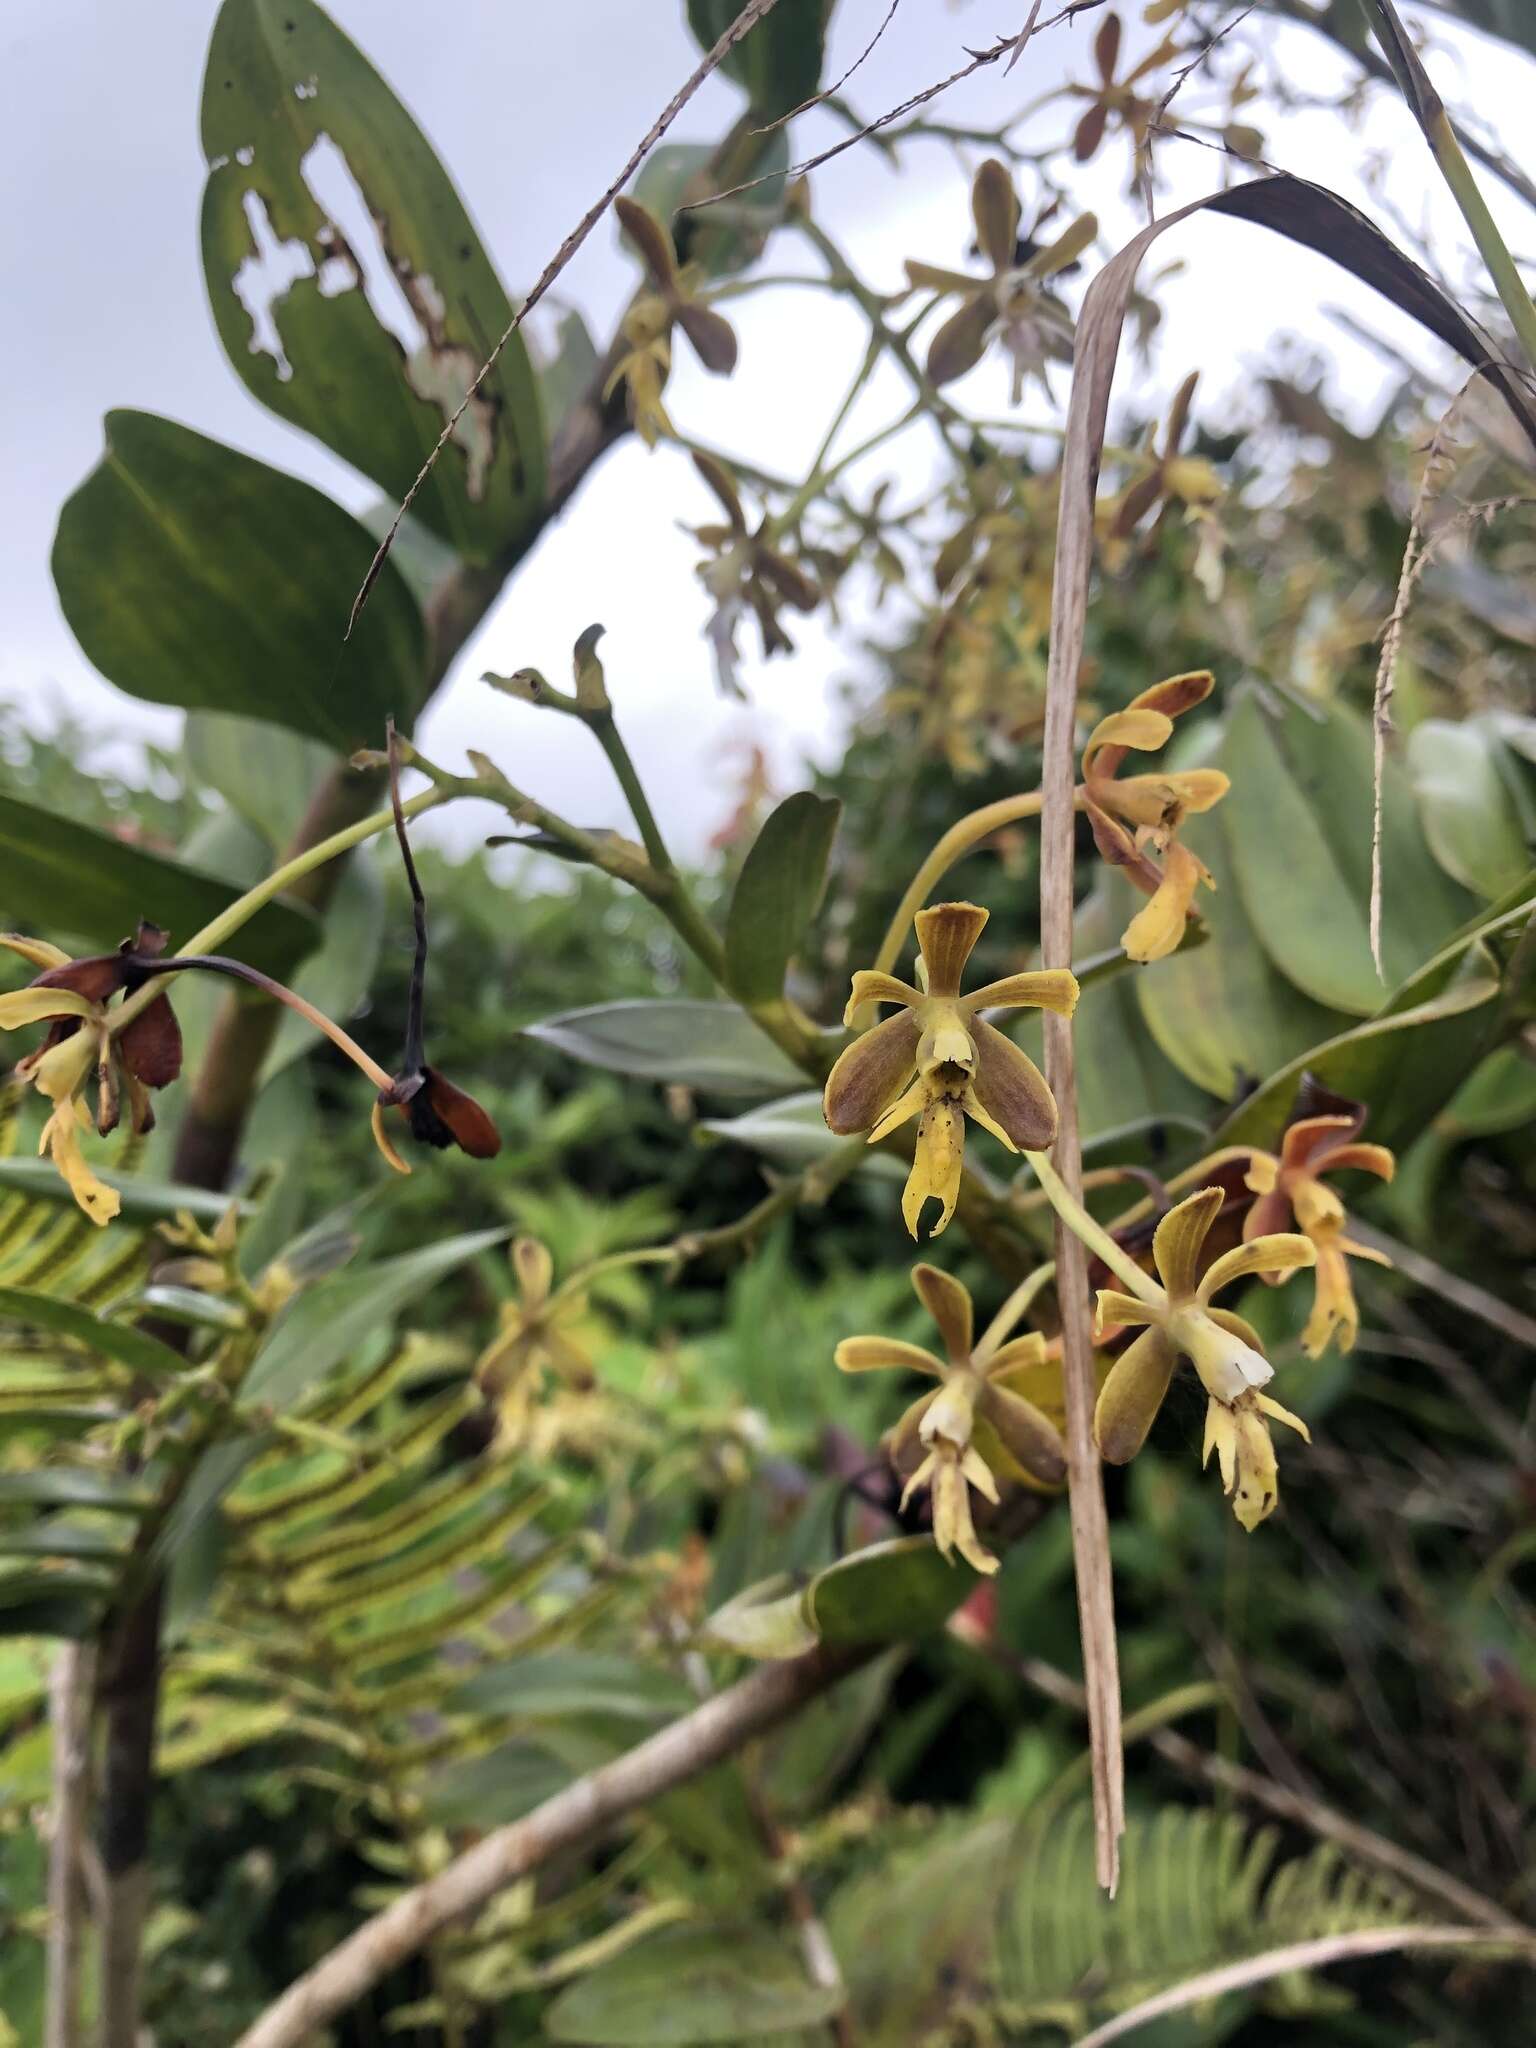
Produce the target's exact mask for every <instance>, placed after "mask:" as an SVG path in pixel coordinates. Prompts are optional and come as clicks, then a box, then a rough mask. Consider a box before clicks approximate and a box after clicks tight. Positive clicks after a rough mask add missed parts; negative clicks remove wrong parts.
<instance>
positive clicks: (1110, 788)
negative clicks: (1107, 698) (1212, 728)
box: [1079, 669, 1232, 964]
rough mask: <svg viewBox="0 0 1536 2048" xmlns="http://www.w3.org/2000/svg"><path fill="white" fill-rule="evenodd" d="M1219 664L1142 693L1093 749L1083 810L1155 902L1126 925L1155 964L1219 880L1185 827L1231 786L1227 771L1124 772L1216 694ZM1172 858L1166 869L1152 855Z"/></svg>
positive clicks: (1110, 854)
mask: <svg viewBox="0 0 1536 2048" xmlns="http://www.w3.org/2000/svg"><path fill="white" fill-rule="evenodd" d="M1214 685H1215V678H1214V677H1213V676H1212V674H1211V672H1210V670H1209V669H1196V670H1194V671H1192V672H1191V673H1190V674H1188V675H1181V676H1170V677H1168V679H1167V680H1166V681H1165V682H1161V683H1154V684H1153V685H1152V687H1151V689H1149V690H1143V691H1142V692H1141V695H1140V696H1139V697H1133V698H1132V699H1131V701H1130V703H1129V704H1127V705H1126V707H1125V709H1124V710H1123V711H1113V712H1111V713H1110V715H1109V716H1108V717H1107V718H1101V719H1100V720H1099V722H1098V724H1097V725H1096V726H1095V727H1094V729H1093V731H1092V732H1091V733H1090V734H1089V735H1088V744H1087V745H1086V746H1085V747H1084V749H1083V780H1082V784H1081V787H1080V790H1079V795H1080V799H1081V802H1082V806H1083V810H1084V812H1085V814H1086V815H1087V818H1088V822H1089V824H1090V825H1091V826H1092V828H1093V842H1094V845H1095V846H1096V847H1097V848H1098V850H1099V854H1100V857H1101V858H1102V859H1104V860H1106V861H1108V862H1109V864H1110V865H1111V866H1112V867H1117V868H1120V869H1122V870H1123V871H1124V872H1125V874H1126V875H1127V876H1128V877H1129V878H1130V880H1131V881H1132V882H1134V883H1135V885H1136V887H1137V888H1138V889H1140V890H1141V891H1142V893H1143V894H1144V895H1146V896H1149V897H1150V898H1151V899H1152V900H1151V901H1150V902H1149V903H1148V904H1147V905H1146V907H1145V908H1144V909H1143V910H1141V911H1138V913H1137V914H1136V916H1135V917H1133V918H1132V919H1131V921H1130V923H1129V924H1128V925H1127V926H1126V928H1125V931H1124V933H1123V934H1122V936H1121V940H1120V943H1121V945H1122V946H1123V947H1124V948H1125V950H1126V952H1127V953H1128V954H1129V955H1130V957H1131V958H1132V959H1133V960H1137V961H1140V962H1142V963H1143V964H1145V963H1146V962H1148V961H1151V960H1162V959H1165V958H1166V957H1167V955H1168V954H1169V953H1172V952H1173V951H1174V950H1175V949H1176V948H1177V946H1178V944H1179V942H1180V940H1181V939H1182V938H1183V936H1184V927H1185V924H1186V922H1187V921H1188V919H1189V916H1190V914H1191V905H1192V903H1193V901H1194V894H1195V889H1196V886H1197V885H1198V884H1199V883H1201V882H1203V883H1204V884H1205V886H1206V887H1207V888H1208V889H1214V888H1215V886H1216V884H1215V881H1214V879H1213V878H1212V876H1211V873H1210V871H1209V869H1208V868H1207V867H1206V866H1205V864H1204V862H1203V861H1201V860H1199V859H1198V858H1197V857H1196V856H1195V855H1194V854H1193V853H1191V852H1190V850H1189V848H1188V847H1187V846H1183V845H1181V844H1180V843H1179V839H1178V832H1179V827H1180V826H1181V825H1182V824H1183V822H1184V820H1185V818H1186V817H1188V816H1189V815H1190V814H1191V813H1192V812H1200V811H1208V810H1210V809H1211V808H1212V806H1213V805H1215V804H1218V803H1220V802H1221V799H1222V798H1223V797H1224V796H1225V795H1226V793H1227V791H1228V790H1229V789H1230V788H1231V786H1232V785H1231V783H1230V781H1229V780H1228V778H1227V777H1226V776H1225V775H1224V774H1223V773H1222V771H1221V770H1220V769H1219V768H1185V769H1174V770H1165V771H1164V772H1163V773H1162V774H1161V775H1156V774H1145V775H1121V774H1120V773H1119V769H1120V766H1121V763H1122V762H1123V761H1124V760H1125V757H1126V755H1127V754H1129V753H1130V752H1131V751H1132V750H1135V751H1136V752H1138V753H1151V752H1153V751H1154V750H1155V749H1156V748H1158V747H1162V746H1166V745H1167V743H1168V741H1169V739H1170V738H1171V737H1172V734H1173V721H1174V720H1175V719H1176V718H1178V717H1179V716H1181V714H1182V713H1184V712H1186V711H1190V710H1192V709H1193V708H1194V706H1195V705H1196V704H1201V703H1203V702H1204V701H1205V699H1206V698H1207V697H1208V696H1209V695H1210V694H1211V690H1212V688H1213V687H1214ZM1154 853H1158V854H1161V855H1162V866H1161V867H1159V866H1158V864H1157V862H1156V860H1154V859H1153V858H1152V855H1153V854H1154Z"/></svg>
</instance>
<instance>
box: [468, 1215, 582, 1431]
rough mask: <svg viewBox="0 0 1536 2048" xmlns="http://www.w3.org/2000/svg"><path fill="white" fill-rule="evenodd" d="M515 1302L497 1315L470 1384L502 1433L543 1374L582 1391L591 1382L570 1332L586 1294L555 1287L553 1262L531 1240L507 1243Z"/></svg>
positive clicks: (543, 1247)
mask: <svg viewBox="0 0 1536 2048" xmlns="http://www.w3.org/2000/svg"><path fill="white" fill-rule="evenodd" d="M510 1256H511V1262H512V1279H513V1285H514V1287H515V1288H516V1299H515V1300H513V1301H509V1302H508V1303H506V1305H505V1306H504V1307H503V1309H502V1311H501V1318H500V1327H499V1328H498V1330H497V1332H496V1335H495V1336H494V1337H493V1338H492V1339H491V1341H490V1343H489V1344H487V1345H486V1347H485V1349H484V1350H483V1351H482V1352H481V1354H480V1356H479V1358H478V1359H477V1360H476V1361H475V1382H476V1384H477V1385H478V1386H479V1388H480V1390H481V1391H482V1393H484V1394H485V1395H486V1396H487V1398H488V1399H489V1400H491V1401H492V1402H493V1403H494V1404H495V1406H496V1408H497V1409H498V1411H499V1412H500V1416H501V1421H502V1427H503V1430H504V1431H505V1430H506V1429H508V1428H509V1427H510V1426H511V1424H512V1423H513V1422H514V1421H515V1420H516V1419H517V1418H518V1417H519V1416H520V1414H521V1413H522V1410H523V1409H524V1408H525V1406H526V1404H527V1401H528V1399H529V1397H530V1396H531V1395H532V1394H533V1393H534V1392H535V1391H536V1389H537V1384H538V1381H539V1380H540V1378H541V1377H542V1375H543V1374H544V1373H545V1372H546V1371H548V1372H553V1373H555V1374H556V1375H557V1376H558V1377H559V1378H560V1379H561V1380H562V1381H564V1383H565V1384H566V1386H568V1387H570V1388H572V1389H573V1390H575V1391H576V1392H586V1391H587V1390H588V1389H590V1388H591V1387H592V1385H593V1384H594V1381H595V1374H594V1372H593V1368H592V1361H591V1359H590V1358H589V1357H588V1356H587V1354H586V1352H585V1351H584V1350H583V1349H582V1348H581V1346H580V1345H579V1344H578V1343H577V1342H576V1341H575V1340H574V1338H573V1337H572V1336H571V1334H570V1332H571V1329H572V1326H573V1325H579V1324H580V1322H581V1321H582V1319H583V1317H584V1316H585V1315H586V1313H587V1302H586V1296H585V1295H584V1294H582V1293H579V1292H576V1291H574V1290H572V1289H571V1288H570V1285H569V1282H567V1283H566V1285H565V1286H564V1287H561V1288H558V1289H555V1288H554V1287H553V1281H554V1277H555V1263H554V1260H553V1259H552V1258H551V1256H550V1253H549V1248H548V1246H547V1245H543V1244H541V1243H540V1242H539V1240H538V1239H537V1238H536V1237H518V1238H514V1239H513V1241H512V1249H511V1254H510Z"/></svg>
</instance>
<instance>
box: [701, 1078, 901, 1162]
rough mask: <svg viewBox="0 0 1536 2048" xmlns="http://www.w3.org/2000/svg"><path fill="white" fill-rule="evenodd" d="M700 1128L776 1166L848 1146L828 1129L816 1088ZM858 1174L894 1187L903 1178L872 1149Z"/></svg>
mask: <svg viewBox="0 0 1536 2048" xmlns="http://www.w3.org/2000/svg"><path fill="white" fill-rule="evenodd" d="M699 1128H700V1130H704V1131H708V1132H709V1133H710V1134H711V1136H713V1137H717V1138H728V1139H729V1140H730V1142H731V1143H732V1144H733V1145H745V1146H746V1147H747V1149H748V1151H750V1152H760V1153H761V1154H762V1156H763V1157H764V1158H765V1159H771V1160H773V1161H774V1163H775V1164H776V1165H779V1166H792V1167H801V1166H812V1165H814V1164H815V1162H816V1161H817V1160H818V1159H826V1158H828V1157H830V1155H831V1154H832V1153H834V1152H836V1151H838V1150H839V1149H840V1148H841V1147H842V1146H844V1145H845V1144H847V1142H848V1141H847V1139H846V1138H839V1137H838V1136H836V1134H835V1133H834V1132H832V1131H829V1130H828V1129H827V1120H826V1118H825V1117H824V1116H823V1115H822V1113H821V1096H820V1094H819V1093H818V1092H817V1091H816V1090H815V1089H802V1090H799V1091H797V1092H796V1093H795V1094H793V1095H782V1096H780V1097H779V1099H778V1100H777V1101H776V1102H765V1103H764V1104H763V1105H762V1107H761V1108H759V1109H749V1110H745V1111H743V1113H742V1114H741V1115H740V1116H732V1117H705V1118H704V1119H703V1121H702V1122H701V1123H700V1126H699ZM858 1171H859V1172H860V1173H872V1174H877V1175H878V1176H879V1177H880V1178H881V1179H882V1180H887V1181H893V1182H895V1183H897V1184H898V1185H899V1184H900V1183H901V1182H902V1181H904V1180H905V1179H906V1177H907V1169H906V1167H905V1166H903V1165H902V1164H901V1162H900V1161H899V1160H897V1159H894V1158H892V1157H891V1155H890V1154H889V1153H888V1152H880V1151H875V1150H871V1151H870V1152H869V1153H868V1155H867V1156H866V1157H865V1158H863V1159H861V1160H860V1161H859V1167H858Z"/></svg>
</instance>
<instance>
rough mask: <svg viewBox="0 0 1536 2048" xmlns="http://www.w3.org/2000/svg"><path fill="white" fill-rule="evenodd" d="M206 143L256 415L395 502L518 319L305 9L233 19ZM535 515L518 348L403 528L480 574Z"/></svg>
mask: <svg viewBox="0 0 1536 2048" xmlns="http://www.w3.org/2000/svg"><path fill="white" fill-rule="evenodd" d="M202 141H203V150H204V154H205V155H206V157H207V159H208V166H209V172H208V183H207V185H206V187H205V188H204V193H203V216H202V249H203V269H204V275H205V278H206V282H207V286H208V294H209V298H210V301H211V303H212V308H213V317H214V322H215V325H216V326H217V328H218V330H219V338H220V340H221V341H222V342H223V344H224V348H225V351H226V353H227V354H228V356H229V359H230V361H231V362H232V363H233V364H234V366H235V368H236V370H237V371H238V372H239V374H240V376H241V377H242V379H243V380H244V382H245V383H246V385H247V386H248V387H249V389H250V390H251V391H252V392H253V393H254V394H255V396H256V397H257V398H259V399H260V400H261V401H262V403H263V404H264V405H267V406H270V407H271V409H272V410H273V411H274V412H275V413H277V414H279V415H280V416H281V417H282V418H283V419H285V420H288V421H290V422H291V423H292V424H293V425H294V426H297V427H302V428H304V429H305V431H306V432H308V433H311V434H313V435H315V436H316V438H317V439H319V440H321V441H323V442H324V443H325V444H326V446H327V447H329V448H332V449H334V450H335V452H336V453H337V454H338V455H341V456H343V457H345V459H346V460H347V461H348V462H351V463H353V464H354V465H355V466H356V467H357V468H358V469H360V470H362V471H363V472H364V474H365V475H367V476H370V477H372V478H373V479H374V481H375V482H376V483H378V484H380V485H382V487H383V488H384V489H385V490H386V491H388V492H389V493H390V494H391V495H392V496H393V497H394V498H395V499H396V500H399V499H401V498H403V497H404V495H405V493H406V491H407V490H408V489H409V488H410V485H411V483H412V482H413V480H414V479H415V477H416V475H417V473H418V471H419V470H420V468H421V466H422V464H423V463H424V462H425V461H426V459H427V457H428V456H429V455H430V454H431V452H432V449H433V447H434V446H435V444H436V442H437V440H438V437H439V436H440V434H441V433H442V431H443V428H444V426H445V425H446V423H447V420H448V418H449V416H450V415H451V414H452V412H453V411H454V409H455V407H457V405H458V404H459V402H460V401H461V400H462V399H463V397H464V394H465V392H466V391H467V390H468V389H469V386H470V384H471V382H472V380H473V378H474V375H475V372H476V371H477V370H478V369H479V368H480V366H481V364H482V363H484V362H485V360H486V358H487V357H488V356H489V355H490V352H491V350H492V348H493V347H494V345H495V343H496V340H497V338H498V336H500V335H501V334H502V333H503V332H504V331H505V329H506V328H507V326H508V325H509V324H510V322H511V319H512V308H511V305H510V304H509V302H508V299H507V295H506V292H505V290H504V288H503V286H502V284H501V281H500V279H499V278H498V277H497V275H496V272H495V270H494V269H493V268H492V265H491V263H490V260H489V258H488V257H487V255H486V253H485V250H484V249H483V248H482V246H481V243H480V238H479V236H478V234H477V233H476V232H475V229H474V226H473V225H472V223H471V221H470V218H469V215H468V213H467V212H466V211H465V208H464V204H463V201H462V200H461V199H460V198H459V195H458V193H457V192H456V191H455V190H454V188H453V184H452V181H451V180H450V178H449V176H448V174H447V172H446V171H445V170H444V168H443V166H442V164H441V163H440V162H439V161H438V158H437V156H436V154H435V153H434V151H433V150H432V148H431V145H430V144H429V143H428V142H427V140H426V138H425V136H423V134H422V133H421V130H420V129H419V128H418V127H417V126H416V124H415V122H414V121H413V120H412V119H411V117H410V115H409V114H408V113H407V112H406V110H405V108H404V107H403V106H402V105H401V103H400V102H399V100H397V99H396V98H395V96H394V94H393V93H392V92H391V91H390V89H389V87H388V86H387V85H386V84H385V83H384V81H383V79H382V78H380V76H379V74H378V73H377V72H376V71H375V70H374V68H373V66H372V65H371V64H370V63H369V62H368V60H367V59H366V57H364V56H363V54H362V52H361V51H360V50H358V49H357V47H356V46H355V45H354V44H353V43H352V42H350V41H349V40H348V38H347V37H346V36H345V35H343V34H342V32H341V30H340V29H339V28H337V26H336V25H335V23H334V22H332V21H331V19H330V18H329V16H328V15H326V14H325V13H323V12H322V10H321V9H320V8H318V7H316V6H314V5H313V4H312V0H225V5H224V7H223V8H222V9H221V11H220V14H219V18H218V21H217V23H216V25H215V28H214V32H213V41H212V45H211V47H210V50H209V55H208V70H207V75H206V77H205V78H204V81H203V105H202ZM543 497H544V431H543V426H542V422H541V417H540V408H539V397H538V392H537V389H536V385H535V379H534V372H533V367H532V364H531V362H530V360H529V357H528V352H527V350H526V348H525V347H524V346H523V341H522V337H521V336H520V335H513V336H512V338H511V340H510V341H509V342H508V343H507V345H506V347H505V348H504V349H503V350H502V353H501V355H500V358H499V359H498V361H497V363H496V365H495V366H494V368H493V369H492V370H491V371H490V373H489V374H488V375H487V376H486V378H485V379H484V381H483V382H482V384H481V385H480V387H479V390H478V391H477V392H476V394H475V396H474V397H473V398H472V399H471V401H470V403H469V405H468V407H467V409H466V410H465V413H464V416H463V418H462V420H461V421H460V422H459V425H458V427H457V428H456V429H455V432H454V437H453V440H452V442H451V443H450V444H449V446H448V448H446V449H445V450H444V452H443V458H442V459H441V460H440V461H439V462H438V463H436V464H435V465H434V467H433V469H432V472H431V474H430V475H429V476H428V477H427V478H426V480H425V481H424V482H423V484H422V486H421V489H420V491H419V492H418V494H417V496H416V498H415V501H414V504H413V508H412V509H413V511H414V512H415V514H416V515H417V516H418V517H419V518H420V519H421V520H422V521H423V522H424V523H425V524H426V525H427V526H429V527H430V528H431V529H432V530H433V531H434V532H435V533H437V534H439V535H440V536H441V537H442V538H443V539H444V540H446V541H448V542H449V543H450V544H451V545H452V546H453V547H455V548H456V549H457V550H458V551H459V553H460V554H462V555H463V556H465V557H466V559H468V560H470V561H474V562H483V561H486V560H488V559H489V558H490V557H491V556H493V555H495V554H496V553H498V552H499V551H500V550H502V549H504V548H506V547H508V546H510V545H512V544H514V543H515V542H516V541H517V539H518V538H519V537H520V536H521V535H523V534H525V533H526V532H527V531H528V529H529V527H530V526H531V525H532V523H533V521H534V520H535V519H536V517H537V515H538V512H539V508H540V506H541V504H542V502H543ZM341 580H342V581H343V582H345V581H346V580H347V578H346V577H342V578H341ZM359 580H360V579H359ZM354 587H355V584H354Z"/></svg>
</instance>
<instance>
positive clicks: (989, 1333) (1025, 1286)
mask: <svg viewBox="0 0 1536 2048" xmlns="http://www.w3.org/2000/svg"><path fill="white" fill-rule="evenodd" d="M1055 1278H1056V1262H1055V1261H1054V1259H1053V1260H1051V1261H1050V1262H1049V1263H1048V1264H1046V1265H1044V1266H1037V1267H1036V1268H1035V1270H1034V1272H1033V1273H1030V1274H1028V1275H1027V1276H1026V1277H1025V1278H1024V1279H1023V1280H1021V1281H1020V1282H1019V1284H1018V1286H1017V1287H1015V1289H1014V1290H1013V1292H1012V1294H1010V1295H1009V1297H1008V1299H1007V1300H1006V1301H1005V1302H1004V1303H1003V1305H1002V1307H1001V1308H1000V1309H999V1310H998V1312H997V1314H996V1315H995V1316H994V1317H993V1318H992V1320H991V1322H990V1323H988V1325H987V1327H986V1329H985V1330H984V1331H983V1332H982V1334H981V1337H980V1339H979V1341H978V1342H977V1343H976V1344H974V1345H973V1346H972V1347H971V1363H972V1365H974V1366H975V1367H976V1368H977V1369H978V1370H980V1368H981V1367H982V1366H984V1365H986V1364H987V1362H988V1360H989V1359H991V1358H993V1357H995V1355H996V1354H997V1353H998V1352H999V1351H1001V1350H1002V1348H1003V1345H1004V1344H1005V1343H1006V1342H1007V1340H1008V1339H1009V1338H1010V1337H1011V1336H1012V1335H1013V1332H1014V1330H1015V1328H1016V1327H1017V1325H1018V1321H1019V1318H1020V1316H1022V1315H1023V1314H1024V1312H1025V1310H1026V1309H1027V1308H1028V1307H1029V1305H1030V1303H1031V1302H1032V1301H1033V1300H1034V1299H1035V1296H1036V1295H1037V1294H1039V1293H1040V1292H1041V1291H1042V1290H1043V1289H1044V1288H1046V1287H1048V1286H1049V1285H1050V1283H1051V1281H1053V1280H1054V1279H1055Z"/></svg>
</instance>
